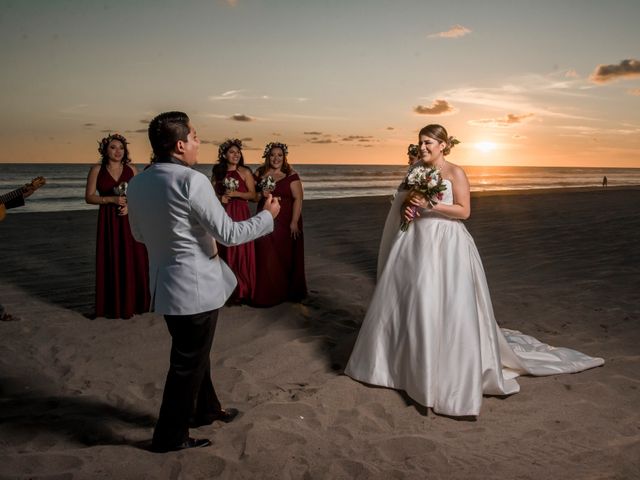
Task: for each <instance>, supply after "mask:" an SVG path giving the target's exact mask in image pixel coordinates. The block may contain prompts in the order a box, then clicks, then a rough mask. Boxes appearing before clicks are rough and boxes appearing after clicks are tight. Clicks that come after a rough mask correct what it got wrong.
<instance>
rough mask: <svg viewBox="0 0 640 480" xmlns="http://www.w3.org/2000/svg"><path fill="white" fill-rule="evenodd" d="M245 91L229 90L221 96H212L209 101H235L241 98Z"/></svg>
mask: <svg viewBox="0 0 640 480" xmlns="http://www.w3.org/2000/svg"><path fill="white" fill-rule="evenodd" d="M243 91H244V90H228V91H226V92H224V93H221V94H220V95H211V96H210V97H209V100H211V101H212V102H215V101H219V100H235V99H238V98H241V96H240V93H242V92H243Z"/></svg>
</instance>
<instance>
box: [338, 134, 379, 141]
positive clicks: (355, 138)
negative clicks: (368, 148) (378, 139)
mask: <svg viewBox="0 0 640 480" xmlns="http://www.w3.org/2000/svg"><path fill="white" fill-rule="evenodd" d="M372 139H373V137H372V136H371V135H369V136H366V137H365V136H363V135H349V136H348V137H344V138H343V139H342V141H343V142H354V141H357V142H362V143H366V142H371V141H373V140H372Z"/></svg>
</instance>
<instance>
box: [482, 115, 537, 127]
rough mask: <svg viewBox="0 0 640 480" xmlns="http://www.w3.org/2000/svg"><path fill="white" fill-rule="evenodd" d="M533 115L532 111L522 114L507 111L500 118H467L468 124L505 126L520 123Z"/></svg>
mask: <svg viewBox="0 0 640 480" xmlns="http://www.w3.org/2000/svg"><path fill="white" fill-rule="evenodd" d="M533 116H534V114H533V113H524V114H522V115H517V114H515V113H509V114H507V115H505V116H504V117H501V118H483V119H481V120H469V125H474V126H488V127H499V128H506V127H512V126H514V125H518V124H519V123H522V122H523V121H524V120H527V119H529V118H531V117H533Z"/></svg>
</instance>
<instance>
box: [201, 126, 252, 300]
mask: <svg viewBox="0 0 640 480" xmlns="http://www.w3.org/2000/svg"><path fill="white" fill-rule="evenodd" d="M211 183H213V186H214V189H215V191H216V195H218V198H219V199H220V202H221V203H222V205H223V206H224V209H225V211H226V212H227V215H229V217H231V219H232V220H233V221H235V222H238V221H241V220H247V219H248V218H250V217H251V211H250V210H249V202H248V200H252V201H254V200H255V199H256V186H255V181H254V179H253V175H252V173H251V169H250V168H249V167H245V165H244V157H243V155H242V142H241V141H240V140H238V139H237V138H236V139H233V140H227V141H225V142H224V143H223V144H221V145H220V147H218V163H217V164H215V165H214V166H213V171H212V176H211ZM218 250H219V252H220V257H221V258H222V259H223V260H224V261H225V262H226V264H227V265H229V268H231V270H232V271H233V273H235V274H236V279H237V280H238V285H237V286H236V289H235V290H234V292H233V295H232V296H231V298H229V303H244V302H249V301H250V300H251V297H252V296H253V290H254V288H255V284H256V257H255V251H254V247H253V242H248V243H244V244H242V245H238V246H235V247H225V246H224V245H218Z"/></svg>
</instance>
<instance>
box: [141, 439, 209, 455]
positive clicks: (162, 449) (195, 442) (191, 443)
mask: <svg viewBox="0 0 640 480" xmlns="http://www.w3.org/2000/svg"><path fill="white" fill-rule="evenodd" d="M209 446H211V440H209V439H208V438H191V437H189V438H187V439H186V440H185V441H184V442H182V443H181V444H180V445H173V446H166V445H153V444H152V445H151V451H152V452H155V453H167V452H177V451H179V450H187V449H188V448H203V447H209Z"/></svg>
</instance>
